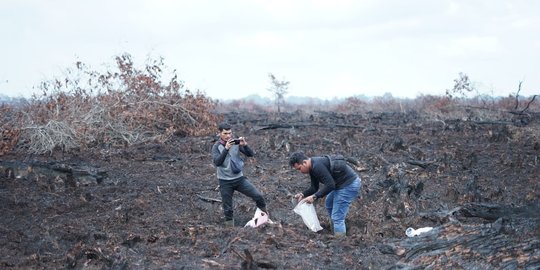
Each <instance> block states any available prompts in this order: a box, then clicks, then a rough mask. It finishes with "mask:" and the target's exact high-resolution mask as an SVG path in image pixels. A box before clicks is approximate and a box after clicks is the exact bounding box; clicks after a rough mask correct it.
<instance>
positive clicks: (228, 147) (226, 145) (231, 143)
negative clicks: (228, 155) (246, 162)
mask: <svg viewBox="0 0 540 270" xmlns="http://www.w3.org/2000/svg"><path fill="white" fill-rule="evenodd" d="M233 145H234V141H233V140H232V139H230V140H229V141H227V143H226V144H225V149H227V150H229V149H231V147H232V146H233Z"/></svg>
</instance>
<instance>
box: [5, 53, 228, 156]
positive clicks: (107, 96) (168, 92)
mask: <svg viewBox="0 0 540 270" xmlns="http://www.w3.org/2000/svg"><path fill="white" fill-rule="evenodd" d="M165 69H166V67H165V65H164V63H163V59H157V60H151V61H150V62H149V63H147V64H146V66H145V67H144V68H142V69H137V68H136V67H135V65H134V63H133V61H132V59H131V56H129V55H128V54H123V55H120V56H117V57H116V68H115V69H114V70H108V71H105V72H99V71H94V70H91V69H89V68H88V67H87V66H86V65H84V64H82V63H80V62H78V63H76V65H75V68H74V69H68V70H67V71H66V73H65V76H66V77H65V78H62V79H53V80H50V81H45V82H43V83H41V85H40V87H39V88H40V90H42V94H41V95H40V96H33V97H32V99H31V100H30V102H29V104H28V105H27V106H24V107H23V108H21V116H22V117H21V119H20V123H19V124H18V125H16V126H19V127H21V131H22V136H21V138H22V139H23V140H20V141H19V147H20V148H22V149H26V150H27V151H29V152H31V153H40V154H41V153H46V152H52V151H53V150H54V149H61V150H64V151H66V150H70V149H75V148H86V147H92V146H96V145H112V146H124V145H125V146H127V145H131V144H136V143H144V142H148V141H158V142H165V141H167V140H168V139H169V138H170V137H171V136H174V135H177V136H190V135H205V134H210V133H211V132H213V131H214V130H215V128H214V125H215V123H216V122H217V121H218V120H219V116H218V115H216V114H214V109H215V107H216V104H217V102H216V101H214V100H212V99H210V98H208V97H206V96H205V95H204V94H203V93H200V92H199V91H196V92H192V91H190V90H189V89H184V85H183V82H181V81H179V80H178V77H177V75H176V74H175V72H172V75H171V78H169V79H166V78H164V76H163V73H164V71H165ZM11 144H13V143H11ZM5 145H8V144H5Z"/></svg>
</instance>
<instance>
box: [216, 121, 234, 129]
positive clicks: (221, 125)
mask: <svg viewBox="0 0 540 270" xmlns="http://www.w3.org/2000/svg"><path fill="white" fill-rule="evenodd" d="M218 129H219V131H224V130H229V129H231V125H230V124H229V123H225V122H223V123H221V124H219V125H218Z"/></svg>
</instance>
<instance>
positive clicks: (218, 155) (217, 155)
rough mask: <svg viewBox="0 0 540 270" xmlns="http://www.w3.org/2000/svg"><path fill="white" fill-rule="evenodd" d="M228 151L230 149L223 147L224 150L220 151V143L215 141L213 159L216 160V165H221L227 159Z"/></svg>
mask: <svg viewBox="0 0 540 270" xmlns="http://www.w3.org/2000/svg"><path fill="white" fill-rule="evenodd" d="M228 152H229V150H228V149H227V148H223V151H222V152H219V143H215V144H214V146H212V160H213V161H214V165H216V166H221V164H223V162H224V161H225V158H226V157H227V153H228Z"/></svg>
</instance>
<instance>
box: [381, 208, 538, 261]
mask: <svg viewBox="0 0 540 270" xmlns="http://www.w3.org/2000/svg"><path fill="white" fill-rule="evenodd" d="M539 208H540V206H539V205H535V204H531V205H526V206H521V207H511V206H505V205H497V204H486V203H474V204H468V205H465V206H462V207H456V208H454V209H452V210H449V211H443V212H436V213H434V214H432V215H431V217H435V218H437V219H439V220H447V221H448V220H449V221H450V222H448V223H446V224H445V225H443V226H440V227H436V228H434V229H433V230H431V231H429V232H425V233H422V234H420V235H419V236H416V237H410V238H406V239H405V240H401V241H399V242H396V243H389V244H384V245H381V246H380V247H379V250H380V251H381V252H383V253H392V254H395V255H398V256H400V257H401V259H400V261H399V262H398V264H397V265H396V267H397V268H399V269H402V268H415V269H416V268H422V269H423V268H433V269H448V268H458V269H477V268H482V269H485V268H488V269H538V268H539V267H540V239H539V238H538V231H539V230H540V214H539V213H540V212H539V211H540V209H539ZM425 216H428V215H424V217H425ZM473 217H474V218H481V219H484V220H486V221H494V222H492V223H484V222H483V223H482V224H472V225H470V224H469V225H465V224H464V223H462V222H467V221H469V220H468V218H473Z"/></svg>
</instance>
